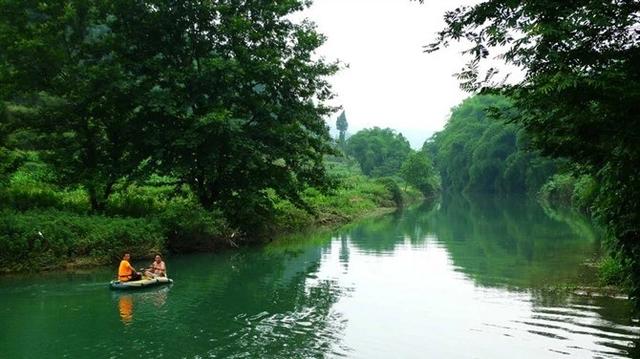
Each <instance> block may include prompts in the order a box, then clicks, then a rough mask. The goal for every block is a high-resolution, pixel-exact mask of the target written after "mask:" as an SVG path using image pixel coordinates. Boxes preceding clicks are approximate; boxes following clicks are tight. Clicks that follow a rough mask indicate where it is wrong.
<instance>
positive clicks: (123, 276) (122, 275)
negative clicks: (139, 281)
mask: <svg viewBox="0 0 640 359" xmlns="http://www.w3.org/2000/svg"><path fill="white" fill-rule="evenodd" d="M132 275H133V272H132V271H131V264H129V262H128V261H126V260H124V259H123V260H122V261H121V262H120V267H119V268H118V279H120V281H121V282H126V281H128V280H129V279H131V276H132Z"/></svg>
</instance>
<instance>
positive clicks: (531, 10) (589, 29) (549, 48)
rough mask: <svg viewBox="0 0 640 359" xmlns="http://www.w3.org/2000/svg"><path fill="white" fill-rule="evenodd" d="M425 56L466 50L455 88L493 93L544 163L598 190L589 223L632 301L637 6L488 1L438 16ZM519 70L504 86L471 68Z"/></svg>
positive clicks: (638, 176) (639, 294) (639, 288)
mask: <svg viewBox="0 0 640 359" xmlns="http://www.w3.org/2000/svg"><path fill="white" fill-rule="evenodd" d="M445 22H446V27H445V29H444V30H442V31H441V32H440V33H439V34H438V37H437V39H436V41H435V42H434V43H433V44H431V45H430V46H429V47H428V50H429V51H435V50H437V49H439V48H441V47H443V46H447V45H448V44H449V42H451V41H460V40H468V41H470V42H471V46H470V48H469V49H468V51H466V53H467V54H468V55H470V56H471V59H470V62H469V66H468V67H467V68H466V69H465V70H464V71H463V72H462V73H460V78H461V80H462V81H463V82H462V85H463V87H464V88H466V89H469V90H477V89H480V90H483V91H493V92H496V91H497V92H501V93H503V94H505V95H507V96H508V97H510V98H511V99H512V101H513V106H515V107H517V109H518V111H517V113H516V115H515V116H513V115H512V114H504V113H502V114H501V115H502V116H504V117H507V118H509V119H510V120H512V121H516V122H518V123H519V124H520V125H521V126H523V128H524V129H525V131H526V132H527V134H528V136H529V137H530V139H531V141H532V143H533V145H534V146H536V147H537V148H539V149H541V150H542V151H543V153H545V154H548V155H552V156H555V157H566V158H568V159H570V160H572V161H573V162H574V163H576V164H577V165H578V166H577V168H579V169H580V171H582V172H586V173H590V174H592V175H593V176H594V177H595V178H596V179H597V180H598V182H600V188H601V191H600V194H599V200H598V205H597V207H598V209H599V211H598V213H599V216H600V218H601V219H602V220H603V223H606V224H607V225H608V227H609V229H610V232H611V234H612V236H613V237H615V238H616V239H615V240H613V241H612V244H613V248H614V249H615V250H616V251H617V252H618V253H619V254H620V255H621V258H622V260H623V262H624V264H625V265H626V266H627V268H628V269H629V271H628V273H629V275H630V276H631V278H632V281H633V283H634V287H633V289H632V291H631V295H632V296H633V297H635V298H636V299H639V298H640V259H639V258H640V192H639V191H638V188H640V167H638V163H640V147H639V146H638V141H639V139H640V133H639V131H640V126H639V122H638V113H640V81H639V80H640V36H639V33H638V30H637V29H638V25H639V23H640V3H639V2H638V1H635V0H621V1H604V2H603V1H596V0H575V1H551V0H524V1H508V0H490V1H484V2H482V3H480V4H477V5H475V6H472V7H462V8H458V9H455V10H453V11H450V12H448V13H447V14H446V15H445ZM496 54H497V55H499V58H500V59H502V60H504V61H505V62H506V63H508V64H512V65H515V66H517V67H519V68H521V69H523V70H524V78H523V80H522V81H520V82H519V83H516V84H511V85H509V84H508V83H505V82H502V81H495V76H493V75H495V70H494V69H489V70H488V71H486V72H483V71H481V70H480V69H481V67H480V66H479V64H480V63H481V62H482V61H483V60H485V59H488V58H490V57H491V56H492V55H496Z"/></svg>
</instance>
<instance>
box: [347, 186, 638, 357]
mask: <svg viewBox="0 0 640 359" xmlns="http://www.w3.org/2000/svg"><path fill="white" fill-rule="evenodd" d="M344 237H347V238H349V243H348V244H347V247H348V246H350V247H351V249H348V248H345V244H344V240H343V238H344ZM338 239H339V241H340V252H341V253H343V252H349V253H350V263H349V268H354V267H360V268H361V269H360V271H359V272H355V273H351V274H350V275H349V276H347V278H348V279H345V281H353V282H355V283H359V285H358V286H356V292H358V291H360V292H363V291H364V292H367V296H371V297H375V296H378V297H379V298H380V300H384V301H388V302H392V303H403V304H402V307H403V308H404V307H406V308H411V314H410V315H411V316H415V317H418V318H421V319H422V321H420V322H416V321H413V320H411V318H410V317H408V316H407V315H405V314H403V312H402V310H398V309H396V308H392V307H387V308H386V310H389V311H390V312H392V313H395V315H396V316H395V320H403V323H402V325H401V326H398V327H396V328H395V330H397V331H402V332H404V333H406V332H407V331H409V332H410V331H412V330H422V331H429V332H437V333H439V335H440V336H441V337H442V340H443V341H447V340H452V339H453V338H460V337H464V338H465V342H466V343H467V345H468V346H469V347H471V348H474V352H473V353H470V354H468V355H467V354H463V353H460V352H456V351H455V349H454V347H453V346H448V345H447V344H443V343H440V342H439V343H438V345H436V346H432V347H429V349H428V352H429V354H430V355H434V356H446V357H451V356H454V357H492V358H496V357H505V356H504V355H502V352H500V351H495V350H493V351H492V349H491V348H486V347H485V343H487V342H491V343H494V344H495V347H496V348H503V349H504V348H510V347H514V346H515V347H519V348H521V349H523V348H528V350H525V351H524V353H526V354H523V355H522V357H532V358H540V357H556V356H558V355H575V356H578V357H635V356H637V355H638V337H639V336H640V330H639V329H638V323H637V321H634V320H633V319H632V318H633V316H632V311H631V307H630V305H629V303H628V302H627V301H626V300H623V299H616V298H608V297H588V296H577V295H574V294H573V293H572V291H571V290H567V289H566V288H570V287H572V286H576V285H582V284H591V283H593V280H594V277H593V276H594V270H593V268H592V266H590V265H589V262H590V261H591V260H593V258H595V257H597V256H598V255H599V252H600V247H601V246H600V233H599V232H598V230H597V229H595V228H594V227H593V226H592V225H591V224H590V223H589V222H588V221H587V220H586V219H585V218H584V217H582V216H580V215H576V214H575V213H571V212H562V211H553V210H551V209H543V208H541V207H540V206H539V205H538V204H537V203H535V202H532V201H530V200H527V199H525V198H510V199H496V198H487V197H479V198H468V197H455V196H454V197H446V198H444V199H443V200H442V202H440V203H437V204H430V205H427V206H424V207H422V208H419V209H416V210H409V211H406V212H405V213H402V214H401V215H396V216H390V217H385V218H382V219H371V220H368V221H365V222H363V223H360V224H357V225H353V226H349V227H346V228H345V229H344V231H342V232H341V233H339V235H338V236H337V238H336V239H335V240H336V241H337V240H338ZM369 273H371V274H373V275H371V274H369ZM456 274H457V275H456ZM387 278H389V280H387ZM371 281H373V282H374V283H375V286H374V287H371V286H369V285H368V284H367V283H369V282H371ZM470 284H471V286H470ZM382 288H384V289H382ZM398 293H401V294H398ZM407 296H408V297H407ZM416 298H417V299H416ZM339 305H341V307H342V310H344V311H345V312H348V313H350V318H351V322H350V324H349V327H350V328H356V329H354V330H347V338H346V339H345V341H346V342H348V343H354V342H355V343H358V344H357V345H356V347H357V348H358V352H359V354H360V355H359V356H362V357H366V356H375V353H374V352H372V351H371V350H363V349H362V347H368V346H375V345H376V343H375V340H374V341H371V340H370V339H368V338H365V337H363V336H362V335H361V334H358V333H357V332H358V331H363V330H365V328H366V327H367V326H369V325H370V320H368V318H367V317H366V316H364V315H363V316H359V315H358V312H359V311H360V310H361V308H363V307H364V308H367V309H368V310H366V312H376V308H378V310H377V312H376V313H379V312H380V310H381V308H380V304H377V303H373V302H371V301H370V300H368V299H367V298H364V297H362V298H360V297H358V298H355V299H353V300H345V301H343V302H341V303H339ZM422 308H425V309H422ZM469 308H473V309H472V310H469ZM379 315H380V314H378V316H379ZM390 320H391V318H390ZM390 326H393V325H390ZM389 331H391V332H393V329H389ZM505 338H511V339H510V340H503V339H505ZM377 339H378V340H380V341H386V345H387V348H388V349H389V348H392V343H394V342H396V341H398V342H400V340H399V339H390V338H389V337H387V338H386V339H383V338H381V337H378V338H377ZM415 339H416V340H419V339H418V338H415ZM418 346H420V345H418ZM420 347H421V346H420ZM396 350H398V351H401V350H402V349H401V346H398V347H397V348H396ZM454 353H455V354H454ZM506 357H508V356H506Z"/></svg>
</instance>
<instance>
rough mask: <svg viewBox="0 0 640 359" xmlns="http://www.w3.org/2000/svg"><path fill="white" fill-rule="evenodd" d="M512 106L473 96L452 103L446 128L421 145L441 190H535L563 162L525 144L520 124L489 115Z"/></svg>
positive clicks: (496, 99)
mask: <svg viewBox="0 0 640 359" xmlns="http://www.w3.org/2000/svg"><path fill="white" fill-rule="evenodd" d="M509 107H511V104H510V102H509V101H508V100H507V99H506V98H505V97H500V96H473V97H470V98H468V99H466V100H465V101H464V102H462V104H460V105H458V106H456V107H455V108H454V109H453V110H452V112H451V117H450V118H449V120H448V122H447V124H446V125H445V128H444V129H443V130H442V131H440V132H437V133H436V134H435V135H433V136H432V137H431V138H430V139H429V140H427V141H426V142H425V144H424V146H423V149H424V151H425V152H426V153H428V154H429V155H430V157H431V158H433V159H434V162H435V166H436V168H437V169H438V172H439V173H440V177H441V181H442V188H443V190H445V191H452V192H475V193H494V194H507V193H530V194H535V193H537V192H538V191H539V190H540V188H541V187H542V185H543V184H544V183H545V182H546V181H547V180H548V179H549V177H551V176H552V175H553V174H554V173H555V172H556V171H557V169H558V167H559V166H560V165H561V164H562V162H561V161H557V160H551V159H549V158H546V157H543V156H541V155H540V153H539V152H538V151H536V150H534V149H532V148H531V146H530V141H529V139H528V137H527V135H526V133H525V131H524V130H523V129H522V127H521V126H519V125H517V124H513V123H505V122H503V121H499V120H494V119H492V118H490V112H491V111H492V110H494V111H495V110H500V109H505V108H509Z"/></svg>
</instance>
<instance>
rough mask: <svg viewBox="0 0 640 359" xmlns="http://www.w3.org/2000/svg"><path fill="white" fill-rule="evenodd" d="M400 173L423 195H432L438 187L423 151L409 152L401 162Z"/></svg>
mask: <svg viewBox="0 0 640 359" xmlns="http://www.w3.org/2000/svg"><path fill="white" fill-rule="evenodd" d="M400 175H401V176H402V178H403V179H404V180H405V181H406V183H408V184H411V185H412V186H414V187H415V188H417V189H418V190H419V191H420V192H422V194H423V195H424V196H425V197H430V196H433V195H434V194H435V193H436V191H437V190H438V188H439V183H438V182H437V181H438V176H436V173H435V169H434V168H433V164H432V163H431V159H430V158H428V157H427V154H426V153H425V151H417V152H413V153H411V154H410V155H409V157H407V160H406V161H404V163H403V164H402V167H401V168H400Z"/></svg>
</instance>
